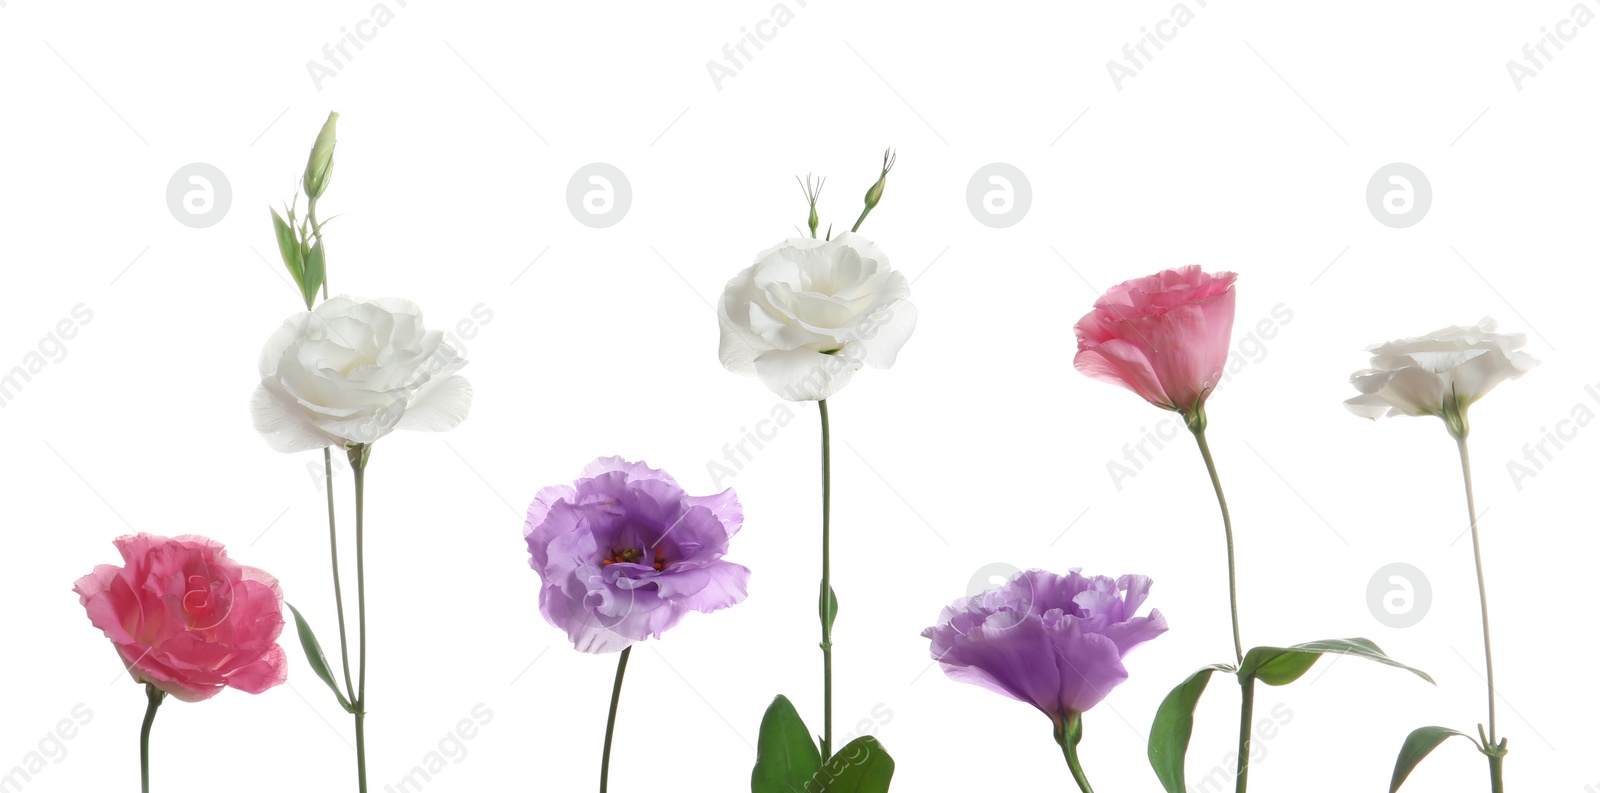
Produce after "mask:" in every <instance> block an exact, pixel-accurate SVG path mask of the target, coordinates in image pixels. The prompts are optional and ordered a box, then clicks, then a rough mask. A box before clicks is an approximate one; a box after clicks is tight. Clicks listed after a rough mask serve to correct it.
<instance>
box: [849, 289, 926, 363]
mask: <svg viewBox="0 0 1600 793" xmlns="http://www.w3.org/2000/svg"><path fill="white" fill-rule="evenodd" d="M895 275H899V273H895ZM862 323H863V324H862V328H861V332H860V333H858V334H857V336H856V337H857V338H858V339H860V340H861V344H862V346H863V347H865V348H866V362H867V365H868V366H871V367H872V368H874V369H888V368H889V367H891V366H894V360H895V357H896V356H898V355H899V354H900V348H901V347H904V346H905V343H906V340H907V339H910V338H911V331H913V330H915V329H916V327H917V307H916V306H913V305H911V303H910V302H908V301H905V300H896V301H895V302H893V303H891V304H889V305H888V306H886V307H884V308H881V309H879V310H878V311H876V312H873V313H872V314H871V315H869V316H867V317H863V318H862Z"/></svg>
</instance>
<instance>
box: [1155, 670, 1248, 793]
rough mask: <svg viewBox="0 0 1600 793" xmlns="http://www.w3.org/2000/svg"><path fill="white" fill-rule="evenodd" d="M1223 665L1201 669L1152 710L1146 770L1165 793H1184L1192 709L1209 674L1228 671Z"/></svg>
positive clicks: (1192, 720) (1203, 688) (1208, 679)
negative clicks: (1185, 758)
mask: <svg viewBox="0 0 1600 793" xmlns="http://www.w3.org/2000/svg"><path fill="white" fill-rule="evenodd" d="M1232 671H1234V668H1233V667H1232V666H1229V665H1227V664H1212V665H1210V666H1206V667H1202V668H1201V669H1200V670H1199V671H1197V672H1195V673H1194V674H1192V675H1190V676H1189V679H1187V680H1185V681H1183V682H1182V683H1179V684H1178V687H1177V688H1174V689H1172V693H1170V694H1168V695H1167V698H1166V699H1164V700H1162V701H1161V707H1159V708H1157V709H1156V720H1155V723H1154V724H1152V725H1150V745H1149V747H1148V755H1149V757H1150V767H1151V768H1152V769H1154V770H1155V772H1156V777H1157V778H1158V779H1160V780H1161V787H1162V788H1163V789H1164V790H1166V791H1167V793H1184V786H1183V758H1184V755H1186V754H1188V753H1189V737H1190V736H1191V735H1192V734H1193V733H1194V707H1195V704H1196V703H1198V702H1199V701H1200V695H1201V694H1204V693H1205V690H1206V684H1207V683H1210V682H1211V673H1212V672H1232Z"/></svg>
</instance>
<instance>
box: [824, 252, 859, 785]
mask: <svg viewBox="0 0 1600 793" xmlns="http://www.w3.org/2000/svg"><path fill="white" fill-rule="evenodd" d="M857 225H860V224H859V222H858V223H857ZM817 409H818V410H819V411H820V412H821V414H822V594H821V602H820V611H821V617H822V761H823V762H824V763H826V762H827V761H828V758H830V757H832V756H833V620H831V619H829V617H830V616H832V615H831V613H830V612H832V611H833V608H832V606H833V579H832V577H831V575H830V572H829V567H828V509H829V505H830V502H831V500H832V496H833V490H832V484H831V480H832V473H831V470H832V469H831V467H830V463H829V446H828V400H826V399H819V400H817Z"/></svg>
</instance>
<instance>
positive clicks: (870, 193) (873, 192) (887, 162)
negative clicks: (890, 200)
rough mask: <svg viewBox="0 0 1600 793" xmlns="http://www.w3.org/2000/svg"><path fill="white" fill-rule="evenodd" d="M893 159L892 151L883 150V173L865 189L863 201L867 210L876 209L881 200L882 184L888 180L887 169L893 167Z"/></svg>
mask: <svg viewBox="0 0 1600 793" xmlns="http://www.w3.org/2000/svg"><path fill="white" fill-rule="evenodd" d="M894 159H895V154H894V151H893V150H892V149H884V150H883V172H882V173H879V174H878V181H876V182H873V183H872V186H871V187H869V188H867V195H866V198H865V199H863V201H865V203H866V205H867V209H868V210H871V209H872V208H874V207H876V206H877V205H878V202H879V201H882V200H883V183H884V182H885V181H887V180H888V179H889V169H890V168H893V167H894Z"/></svg>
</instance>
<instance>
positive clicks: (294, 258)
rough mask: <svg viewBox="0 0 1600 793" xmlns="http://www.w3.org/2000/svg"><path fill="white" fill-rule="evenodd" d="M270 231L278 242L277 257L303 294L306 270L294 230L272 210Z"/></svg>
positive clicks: (276, 211)
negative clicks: (279, 257)
mask: <svg viewBox="0 0 1600 793" xmlns="http://www.w3.org/2000/svg"><path fill="white" fill-rule="evenodd" d="M272 231H273V236H275V237H276V238H277V240H278V255H279V256H281V257H283V266H284V267H287V268H289V275H291V276H293V277H294V285H295V286H296V287H297V288H299V290H300V292H301V293H302V294H304V293H305V280H306V276H305V269H306V268H305V264H304V263H303V262H302V261H301V259H300V241H299V240H298V239H296V238H295V235H294V230H293V229H291V228H290V227H289V224H288V223H286V222H284V220H283V216H282V215H280V214H278V210H276V209H274V210H272ZM308 308H309V306H308Z"/></svg>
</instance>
